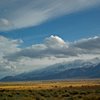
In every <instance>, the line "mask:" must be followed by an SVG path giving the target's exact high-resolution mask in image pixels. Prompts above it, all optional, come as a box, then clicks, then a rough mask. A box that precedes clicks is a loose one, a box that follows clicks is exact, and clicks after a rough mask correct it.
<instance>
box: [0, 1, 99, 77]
mask: <svg viewBox="0 0 100 100" xmlns="http://www.w3.org/2000/svg"><path fill="white" fill-rule="evenodd" d="M94 58H100V0H0V78H1V77H4V76H7V75H15V74H18V73H21V72H25V71H30V70H34V69H37V68H43V67H46V66H49V65H52V64H56V63H62V62H69V61H73V60H77V59H82V60H87V59H88V60H90V59H94Z"/></svg>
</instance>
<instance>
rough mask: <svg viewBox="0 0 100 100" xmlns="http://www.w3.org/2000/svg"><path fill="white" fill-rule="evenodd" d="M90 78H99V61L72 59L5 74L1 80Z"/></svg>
mask: <svg viewBox="0 0 100 100" xmlns="http://www.w3.org/2000/svg"><path fill="white" fill-rule="evenodd" d="M82 78H83V79H88V78H89V79H92V78H100V63H97V64H94V63H91V62H83V61H74V62H73V63H59V64H55V65H52V66H48V67H46V68H42V69H39V70H35V71H31V72H28V73H22V74H19V75H16V76H7V77H5V78H3V79H1V81H32V80H52V79H82Z"/></svg>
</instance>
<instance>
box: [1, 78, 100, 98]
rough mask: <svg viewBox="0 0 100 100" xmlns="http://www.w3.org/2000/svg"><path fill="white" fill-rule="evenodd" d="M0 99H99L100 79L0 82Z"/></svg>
mask: <svg viewBox="0 0 100 100" xmlns="http://www.w3.org/2000/svg"><path fill="white" fill-rule="evenodd" d="M0 100H100V80H99V79H98V80H70V81H67V80H66V81H64V80H62V81H38V82H1V83H0Z"/></svg>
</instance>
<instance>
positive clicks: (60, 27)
mask: <svg viewBox="0 0 100 100" xmlns="http://www.w3.org/2000/svg"><path fill="white" fill-rule="evenodd" d="M52 34H53V35H58V36H60V37H62V38H63V39H64V40H67V41H74V40H78V39H80V38H87V37H91V36H95V35H99V34H100V6H97V7H93V8H91V9H87V10H84V11H79V12H75V13H72V14H69V15H64V16H60V17H57V18H54V19H51V20H49V21H47V22H44V23H42V24H40V25H38V26H35V27H28V28H27V27H26V28H22V29H17V30H10V31H6V32H5V31H1V32H0V35H4V36H6V37H9V38H13V39H17V38H19V39H23V40H24V44H23V47H24V46H29V45H31V44H33V43H40V42H41V41H43V39H44V38H45V37H49V36H50V35H52Z"/></svg>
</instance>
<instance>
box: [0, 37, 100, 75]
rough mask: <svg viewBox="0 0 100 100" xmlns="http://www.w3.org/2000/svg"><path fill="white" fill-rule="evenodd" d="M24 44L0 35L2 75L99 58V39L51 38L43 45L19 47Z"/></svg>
mask: <svg viewBox="0 0 100 100" xmlns="http://www.w3.org/2000/svg"><path fill="white" fill-rule="evenodd" d="M22 42H23V41H22V40H19V39H17V40H13V39H8V38H6V37H4V36H0V75H2V76H3V75H4V76H5V75H9V73H10V74H11V73H12V74H17V73H20V72H24V71H29V70H33V69H37V68H40V67H41V68H42V67H45V66H48V65H52V64H55V63H60V62H63V61H65V62H67V61H73V60H76V59H81V60H87V59H92V58H100V45H99V43H100V37H99V36H95V37H92V38H87V39H80V40H78V41H74V42H66V41H64V40H63V39H61V38H60V37H59V36H54V35H51V36H50V37H47V38H46V39H44V42H43V43H41V44H34V45H32V46H29V47H25V48H20V45H21V43H22ZM3 73H6V74H3Z"/></svg>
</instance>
